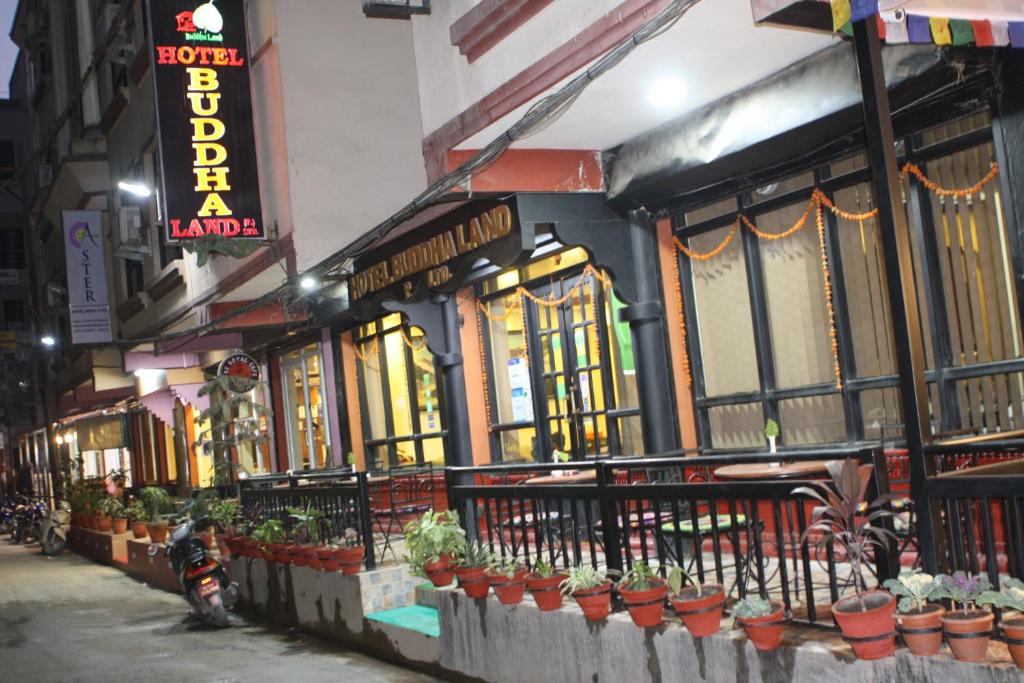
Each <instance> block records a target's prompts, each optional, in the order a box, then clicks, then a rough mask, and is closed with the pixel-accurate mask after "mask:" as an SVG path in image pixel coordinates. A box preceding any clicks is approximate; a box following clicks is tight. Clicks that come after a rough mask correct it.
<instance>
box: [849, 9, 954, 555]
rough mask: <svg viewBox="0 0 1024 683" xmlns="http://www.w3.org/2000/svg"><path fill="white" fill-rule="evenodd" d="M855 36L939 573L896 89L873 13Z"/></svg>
mask: <svg viewBox="0 0 1024 683" xmlns="http://www.w3.org/2000/svg"><path fill="white" fill-rule="evenodd" d="M853 40H854V46H855V47H856V51H857V68H858V71H859V73H860V86H861V92H862V95H863V99H864V129H865V134H866V138H867V147H868V159H869V163H870V165H871V175H872V190H873V195H874V199H875V206H876V207H877V208H878V230H879V236H880V237H881V241H882V256H883V259H884V261H885V274H886V279H887V281H888V284H889V286H888V298H889V306H890V310H891V312H892V327H893V335H894V342H895V346H896V359H897V366H898V376H899V392H900V403H901V405H902V408H903V423H904V430H905V436H906V439H907V448H908V450H909V451H910V490H911V495H912V497H913V499H914V502H915V504H916V507H917V512H918V535H919V541H920V552H921V560H922V562H923V564H924V569H925V571H927V572H930V573H935V571H936V569H937V562H938V554H937V543H938V542H939V536H938V535H937V531H938V530H939V529H940V526H939V525H940V524H941V522H940V518H939V515H938V508H937V507H935V506H929V505H928V504H927V499H926V496H925V485H926V483H927V482H926V479H927V477H928V476H931V475H934V474H935V471H934V469H935V467H934V463H932V462H930V460H929V459H926V458H925V456H924V445H925V443H926V442H927V441H929V440H930V435H931V432H930V430H929V429H928V425H929V423H930V416H929V414H928V388H927V384H926V383H925V379H924V369H925V368H924V366H925V355H924V342H923V340H922V338H921V322H920V319H919V317H920V314H919V310H918V304H917V290H916V288H915V283H914V267H913V260H912V255H911V235H910V229H909V226H908V224H907V216H906V214H905V213H904V210H903V199H902V191H901V188H900V177H899V170H898V167H897V163H896V143H895V136H894V135H893V129H892V114H891V112H890V109H889V93H888V92H887V90H886V87H885V74H884V72H883V70H882V51H881V43H880V41H879V38H878V25H877V23H876V22H875V20H874V17H871V18H870V19H869V20H867V21H858V22H856V23H855V24H854V27H853Z"/></svg>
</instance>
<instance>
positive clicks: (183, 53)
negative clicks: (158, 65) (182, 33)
mask: <svg viewBox="0 0 1024 683" xmlns="http://www.w3.org/2000/svg"><path fill="white" fill-rule="evenodd" d="M178 61H179V62H181V63H182V64H192V63H193V62H195V61H196V51H195V50H193V49H192V48H191V47H189V46H188V45H182V46H181V47H179V48H178Z"/></svg>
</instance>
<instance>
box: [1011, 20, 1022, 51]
mask: <svg viewBox="0 0 1024 683" xmlns="http://www.w3.org/2000/svg"><path fill="white" fill-rule="evenodd" d="M1007 29H1008V31H1009V34H1010V45H1012V46H1013V47H1024V21H1011V22H1010V23H1009V25H1008V26H1007Z"/></svg>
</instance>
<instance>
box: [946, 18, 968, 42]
mask: <svg viewBox="0 0 1024 683" xmlns="http://www.w3.org/2000/svg"><path fill="white" fill-rule="evenodd" d="M949 31H950V33H951V34H953V44H954V45H970V44H971V43H973V42H974V27H973V26H971V22H969V21H967V20H966V19H950V20H949Z"/></svg>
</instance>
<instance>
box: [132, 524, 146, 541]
mask: <svg viewBox="0 0 1024 683" xmlns="http://www.w3.org/2000/svg"><path fill="white" fill-rule="evenodd" d="M148 535H149V532H148V531H146V523H145V522H132V536H134V537H135V538H145V537H146V536H148Z"/></svg>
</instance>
